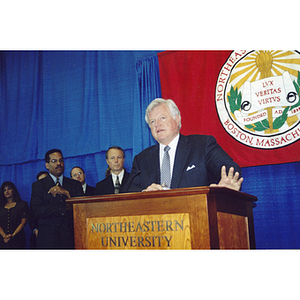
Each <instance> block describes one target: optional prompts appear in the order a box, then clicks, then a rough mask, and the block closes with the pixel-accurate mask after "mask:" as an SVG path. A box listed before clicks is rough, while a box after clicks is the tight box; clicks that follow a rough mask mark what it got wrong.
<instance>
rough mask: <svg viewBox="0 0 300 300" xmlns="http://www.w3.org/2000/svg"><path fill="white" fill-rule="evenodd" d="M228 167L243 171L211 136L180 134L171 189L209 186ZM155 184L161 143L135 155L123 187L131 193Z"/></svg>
mask: <svg viewBox="0 0 300 300" xmlns="http://www.w3.org/2000/svg"><path fill="white" fill-rule="evenodd" d="M223 165H225V166H226V170H227V171H228V169H229V168H230V167H234V168H235V172H239V173H240V174H241V169H240V167H239V166H238V165H237V164H236V163H235V162H234V161H233V160H232V158H231V157H230V156H229V155H228V154H227V153H226V152H225V151H224V150H223V149H222V148H221V147H220V146H219V145H218V144H217V142H216V140H215V138H214V137H212V136H207V135H189V136H184V135H180V137H179V141H178V145H177V150H176V154H175V161H174V167H173V175H172V182H171V189H175V188H185V187H196V186H209V185H210V184H211V183H218V182H219V181H220V179H221V167H222V166H223ZM152 183H158V184H159V183H160V166H159V144H157V145H155V146H151V147H149V148H147V149H145V150H143V151H142V152H141V153H139V154H138V155H136V156H135V158H134V161H133V164H132V169H131V177H130V178H129V180H128V185H129V186H126V187H124V189H125V190H127V191H128V192H139V191H142V190H143V189H146V188H147V187H148V186H149V185H151V184H152Z"/></svg>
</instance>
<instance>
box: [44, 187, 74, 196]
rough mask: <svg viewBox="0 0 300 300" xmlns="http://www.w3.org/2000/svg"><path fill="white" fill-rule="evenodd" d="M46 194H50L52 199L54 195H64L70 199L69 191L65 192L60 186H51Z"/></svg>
mask: <svg viewBox="0 0 300 300" xmlns="http://www.w3.org/2000/svg"><path fill="white" fill-rule="evenodd" d="M48 194H52V196H53V197H56V195H57V194H58V195H66V196H67V197H68V198H70V193H69V191H67V190H65V189H64V188H62V187H61V186H58V185H56V186H53V187H52V188H51V189H50V190H49V191H48Z"/></svg>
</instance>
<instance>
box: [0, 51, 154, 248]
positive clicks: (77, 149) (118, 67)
mask: <svg viewBox="0 0 300 300" xmlns="http://www.w3.org/2000/svg"><path fill="white" fill-rule="evenodd" d="M157 52H158V51H2V52H0V63H1V78H0V95H1V98H0V103H1V105H0V138H1V143H0V153H1V155H0V182H1V183H2V182H4V181H7V180H9V181H12V182H14V183H15V185H16V186H17V188H18V190H19V192H20V194H21V197H22V199H23V200H25V201H27V202H28V203H29V202H30V195H31V184H32V182H34V181H35V180H36V175H37V173H38V172H40V171H41V170H46V168H45V162H44V156H45V153H46V152H47V151H48V150H49V149H52V148H59V149H61V150H62V152H63V155H64V157H65V176H70V170H71V169H72V167H73V166H77V165H78V166H81V167H82V168H83V169H84V170H85V172H86V177H87V183H88V184H89V185H92V186H95V185H96V183H97V182H98V181H100V180H102V179H104V177H105V170H106V168H107V164H106V162H105V151H106V150H107V149H108V147H110V146H112V145H118V146H121V147H122V148H123V149H124V150H125V155H126V158H125V168H126V169H127V170H128V171H130V170H131V164H132V160H133V155H135V154H137V153H139V152H140V151H141V150H142V147H143V146H145V145H143V144H142V143H141V140H142V139H146V140H149V133H148V132H147V131H146V129H145V126H144V124H143V122H142V119H143V117H142V116H141V115H143V114H144V111H143V110H144V109H145V106H147V102H145V101H146V100H147V101H148V99H146V97H145V96H144V97H143V102H140V95H141V93H142V92H141V91H143V90H144V88H145V87H147V93H149V97H150V96H151V97H152V96H155V97H156V96H160V94H159V93H160V85H159V80H155V81H154V82H155V84H156V85H157V83H158V85H157V86H156V87H153V91H152V90H151V89H152V88H151V82H152V79H151V80H150V78H152V77H153V78H155V77H157V76H158V77H159V74H158V66H155V64H158V62H157V56H156V55H154V56H152V57H151V56H150V57H149V55H151V54H156V53H157ZM143 61H148V62H149V64H150V65H149V68H148V67H144V66H142V65H143ZM137 65H138V66H140V67H139V68H138V72H136V71H137V69H136V68H137V67H136V66H137ZM151 65H152V66H151ZM152 72H153V75H152V74H151V73H152ZM141 128H143V129H142V131H141ZM143 135H148V136H146V137H143ZM145 147H146V146H145ZM26 234H27V247H29V235H30V230H29V226H28V225H27V226H26Z"/></svg>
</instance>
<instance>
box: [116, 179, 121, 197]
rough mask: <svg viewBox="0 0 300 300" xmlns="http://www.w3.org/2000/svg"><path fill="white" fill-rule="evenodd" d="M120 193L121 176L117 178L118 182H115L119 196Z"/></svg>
mask: <svg viewBox="0 0 300 300" xmlns="http://www.w3.org/2000/svg"><path fill="white" fill-rule="evenodd" d="M119 191H120V181H119V176H117V179H116V182H115V194H119Z"/></svg>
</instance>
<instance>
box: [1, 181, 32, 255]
mask: <svg viewBox="0 0 300 300" xmlns="http://www.w3.org/2000/svg"><path fill="white" fill-rule="evenodd" d="M27 217H28V204H27V202H26V201H22V200H21V197H20V194H19V192H18V190H17V188H16V187H15V185H14V184H13V183H12V182H10V181H5V182H3V184H2V185H1V190H0V235H1V236H0V249H25V230H24V226H25V224H26V220H27Z"/></svg>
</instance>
